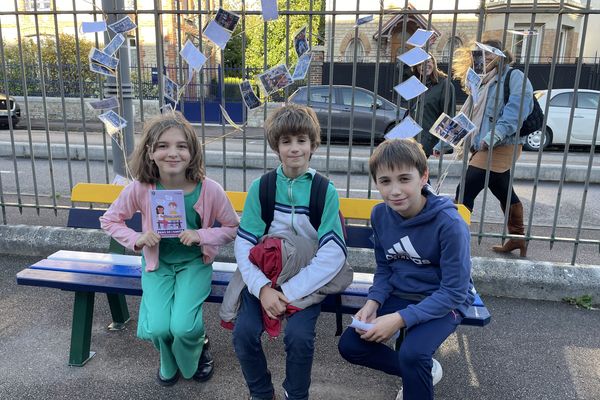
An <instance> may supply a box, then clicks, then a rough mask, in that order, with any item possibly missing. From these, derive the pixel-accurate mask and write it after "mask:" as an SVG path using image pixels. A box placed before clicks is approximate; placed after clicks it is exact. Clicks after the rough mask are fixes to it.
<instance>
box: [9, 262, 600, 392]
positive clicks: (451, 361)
mask: <svg viewBox="0 0 600 400" xmlns="http://www.w3.org/2000/svg"><path fill="white" fill-rule="evenodd" d="M34 261H36V259H35V258H32V257H18V256H9V255H2V256H0V315H1V318H0V354H2V357H0V399H73V398H78V399H92V398H94V399H101V400H104V399H162V398H165V399H167V398H176V399H198V398H201V399H206V400H220V399H244V398H245V396H246V390H245V386H244V383H243V380H242V376H241V372H240V370H239V367H238V365H237V361H236V359H235V355H234V354H233V351H232V346H231V342H230V338H231V336H230V333H229V332H227V331H224V330H223V329H222V328H220V327H219V326H218V323H217V316H216V313H217V306H216V305H214V304H208V305H206V306H205V315H206V320H207V326H208V330H209V332H210V333H211V338H212V342H213V348H214V356H215V362H216V368H217V369H216V372H215V375H214V377H213V379H212V380H210V381H209V382H208V383H205V384H197V383H195V382H187V381H182V382H180V383H178V384H177V385H176V386H174V387H172V388H161V387H159V386H158V385H157V384H156V383H155V382H154V374H155V372H156V368H157V366H158V357H157V352H156V351H155V350H154V349H153V348H152V347H151V345H149V344H148V343H145V342H142V341H141V340H138V339H137V338H136V337H135V329H136V321H135V319H136V318H135V316H137V310H138V304H139V298H129V299H128V301H129V304H130V311H131V314H132V315H133V316H134V320H132V321H131V322H130V323H129V325H128V327H127V328H126V329H125V330H123V331H120V332H109V331H107V330H106V328H105V327H106V325H107V324H108V323H109V322H110V321H109V318H110V317H109V315H110V314H109V311H108V308H107V306H106V300H105V298H104V297H103V296H101V295H98V296H97V299H96V313H95V318H94V325H93V331H92V348H93V350H95V351H96V352H97V355H96V356H95V357H94V358H93V359H92V360H91V361H90V362H89V363H88V364H87V365H86V366H85V367H83V368H74V367H68V366H67V365H66V362H67V357H68V346H69V338H70V323H71V313H72V302H73V295H72V293H70V292H61V291H58V290H53V289H47V288H34V287H26V286H17V285H16V283H15V274H16V273H17V272H18V271H19V270H21V269H22V268H24V267H25V266H27V265H29V264H30V263H32V262H34ZM485 301H486V305H487V306H488V308H489V309H490V311H491V313H492V316H493V317H492V318H493V319H492V323H491V324H490V325H488V326H487V327H485V328H483V329H481V328H473V327H461V328H459V331H458V333H457V334H455V335H453V336H451V337H450V338H449V339H448V340H447V341H446V342H445V343H444V345H443V346H442V348H441V349H440V350H439V352H438V355H437V356H436V357H437V358H438V359H439V360H440V362H441V363H442V365H443V367H444V378H443V379H442V381H441V382H440V384H439V385H438V386H437V387H436V399H481V400H484V399H494V400H501V399H510V400H516V399H544V400H567V399H589V400H592V399H600V363H599V361H598V360H600V336H599V335H598V334H597V330H598V327H600V312H599V311H587V310H581V309H577V308H574V307H572V306H569V305H566V304H562V303H552V302H542V301H528V300H514V299H502V298H493V297H487V298H485ZM333 325H334V318H333V316H332V315H330V314H323V315H322V317H321V318H320V321H319V324H318V340H317V354H316V358H315V364H314V370H313V385H312V388H311V398H312V399H316V400H329V399H334V400H335V399H349V400H364V399H376V400H378V399H381V400H393V399H394V398H395V392H396V390H397V388H398V387H399V379H397V378H395V377H391V376H384V375H382V374H379V373H375V372H373V371H370V370H367V369H364V368H360V367H354V366H351V365H349V364H347V363H346V362H344V361H343V360H342V359H341V357H340V356H339V355H338V353H337V350H336V343H337V339H336V338H335V337H333V333H332V327H333ZM266 347H267V348H268V359H269V362H270V365H271V366H272V367H271V368H272V371H273V375H274V380H275V382H276V384H277V385H279V384H280V383H281V381H282V371H281V366H282V365H283V358H282V357H281V354H282V340H277V341H268V343H267V345H266Z"/></svg>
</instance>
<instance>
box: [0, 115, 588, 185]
mask: <svg viewBox="0 0 600 400" xmlns="http://www.w3.org/2000/svg"><path fill="white" fill-rule="evenodd" d="M54 128H57V127H54ZM57 129H58V128H57ZM60 129H62V126H61V127H60ZM69 129H70V131H69V135H68V139H69V153H68V154H69V156H70V158H71V159H72V160H84V159H86V158H87V159H89V160H97V161H104V160H105V157H107V158H108V160H109V161H112V151H111V150H110V146H111V144H110V139H109V138H108V137H107V136H105V135H104V134H102V133H99V132H91V133H90V132H87V133H83V132H78V131H77V130H75V129H74V128H73V127H72V126H71V125H69ZM223 129H225V133H228V132H231V131H232V129H231V128H230V127H226V128H223V127H221V126H206V127H205V135H206V140H207V141H210V143H209V144H208V145H207V150H206V166H207V167H221V166H222V165H223V162H224V161H225V162H226V165H227V166H228V167H230V168H242V167H244V166H245V167H246V168H263V165H264V153H263V139H264V136H263V135H264V132H263V131H262V129H258V128H248V129H247V130H246V132H245V134H246V138H248V139H250V141H249V143H247V144H246V148H245V153H244V148H243V146H242V143H241V142H242V141H241V140H239V138H240V137H241V133H239V134H236V136H232V137H230V138H228V140H227V153H226V155H225V157H223V146H222V142H221V140H220V139H217V140H216V141H213V139H214V138H215V137H218V136H221V135H222V134H223ZM197 130H198V131H199V132H200V128H199V127H197ZM4 133H6V134H5V135H2V139H0V157H10V156H12V155H13V147H12V143H11V141H10V140H11V139H10V136H9V134H8V133H9V132H8V131H5V132H4ZM13 135H14V142H15V149H14V153H15V154H16V155H17V157H26V158H29V157H31V149H30V143H29V140H30V137H29V133H28V132H27V131H26V130H19V131H15V132H14V134H13ZM199 135H200V133H199ZM31 140H32V145H31V147H32V148H33V153H34V154H35V156H36V158H39V159H44V158H48V144H47V143H48V140H50V144H51V145H50V146H51V147H50V149H51V154H52V158H53V159H55V160H58V159H66V158H67V148H66V145H65V144H64V143H65V133H64V132H58V131H51V132H49V134H48V136H47V135H46V132H45V131H43V130H42V131H32V135H31ZM84 143H87V152H86V151H85V150H86V147H85V146H86V145H85V144H84ZM105 145H106V146H108V152H106V154H105ZM330 153H331V154H330V157H329V162H327V157H326V154H327V153H326V150H325V146H322V147H321V148H320V149H319V150H318V151H317V153H316V154H315V155H314V157H313V158H312V160H311V166H312V167H314V168H315V169H317V170H319V171H326V170H327V169H328V170H329V171H330V172H334V173H335V172H344V173H345V172H347V171H348V170H349V169H350V172H351V173H353V174H367V173H368V155H369V146H365V145H363V146H353V153H352V162H351V163H350V164H351V165H350V168H349V163H348V151H347V149H345V148H344V147H343V146H334V147H332V148H330ZM450 158H451V156H447V157H446V158H445V159H444V161H443V164H442V171H445V170H446V168H447V167H448V165H450V168H449V169H448V176H450V177H458V176H460V173H461V171H462V161H455V162H452V160H451V159H450ZM267 161H268V162H267V166H268V167H275V166H276V165H277V164H278V161H277V157H276V156H275V155H274V154H273V153H272V152H271V151H267ZM562 162H563V154H562V152H560V153H548V152H544V153H542V161H541V166H540V170H539V175H538V176H539V179H540V180H541V181H555V182H556V181H559V180H560V178H561V175H562V173H563V168H562ZM588 163H589V150H588V151H587V152H585V151H582V152H578V153H569V158H568V159H567V165H568V168H566V170H565V177H564V180H565V182H584V181H585V179H586V176H587V170H588ZM438 167H439V160H437V159H430V160H429V169H430V173H431V174H430V175H431V176H432V177H435V176H437V173H438ZM536 173H537V153H528V152H524V153H523V154H522V156H521V158H520V159H519V161H518V162H517V164H516V168H515V171H514V175H515V178H514V179H516V180H534V179H535V177H536ZM590 183H600V157H594V159H593V164H592V169H591V171H590Z"/></svg>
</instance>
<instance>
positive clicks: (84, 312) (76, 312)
mask: <svg viewBox="0 0 600 400" xmlns="http://www.w3.org/2000/svg"><path fill="white" fill-rule="evenodd" d="M93 316H94V292H75V304H74V305H73V325H72V327H71V350H70V353H69V365H71V366H74V367H83V365H84V364H85V363H86V362H88V360H89V359H90V358H92V357H93V356H94V355H95V354H96V353H95V352H93V351H90V343H91V341H92V318H93Z"/></svg>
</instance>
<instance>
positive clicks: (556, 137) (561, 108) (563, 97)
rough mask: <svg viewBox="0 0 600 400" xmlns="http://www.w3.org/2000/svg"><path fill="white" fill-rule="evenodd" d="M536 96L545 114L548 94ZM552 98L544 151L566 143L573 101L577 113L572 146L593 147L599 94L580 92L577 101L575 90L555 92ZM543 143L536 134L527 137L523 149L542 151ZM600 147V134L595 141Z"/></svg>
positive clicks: (536, 94) (572, 132)
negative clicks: (552, 145)
mask: <svg viewBox="0 0 600 400" xmlns="http://www.w3.org/2000/svg"><path fill="white" fill-rule="evenodd" d="M534 95H535V96H536V97H537V99H538V101H539V103H540V107H541V108H542V110H545V107H546V101H548V91H547V90H537V91H535V92H534ZM551 96H552V98H551V99H550V108H549V109H548V122H547V123H546V139H545V140H544V148H546V147H547V146H549V145H551V144H559V145H560V144H565V143H566V141H567V130H568V127H569V117H570V115H571V105H572V104H573V101H575V112H574V114H573V127H572V128H571V141H570V143H571V144H573V145H587V146H590V145H591V144H592V137H593V135H594V124H595V122H596V112H597V110H598V102H599V101H600V91H598V90H588V89H579V90H578V91H577V98H575V96H574V90H573V89H553V90H552V94H551ZM541 142H542V132H541V131H537V132H533V133H531V134H530V135H529V136H527V141H526V142H525V145H524V146H523V147H524V148H525V150H529V151H537V150H538V149H539V148H540V145H541ZM598 145H600V134H598V135H597V137H596V146H598Z"/></svg>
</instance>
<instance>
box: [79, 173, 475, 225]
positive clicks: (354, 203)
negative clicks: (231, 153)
mask: <svg viewBox="0 0 600 400" xmlns="http://www.w3.org/2000/svg"><path fill="white" fill-rule="evenodd" d="M121 190H123V186H120V185H112V184H105V183H78V184H76V185H75V186H74V187H73V190H72V191H71V201H73V202H81V203H99V204H111V203H112V202H113V201H114V200H115V199H116V198H117V196H119V193H121ZM226 193H227V196H228V197H229V201H231V204H232V205H233V208H234V210H235V211H237V212H242V211H243V210H244V202H245V201H246V194H247V193H246V192H234V191H228V192H226ZM379 203H381V200H375V199H358V198H346V197H341V198H340V210H341V211H342V214H343V215H344V218H346V219H360V220H365V221H367V220H369V218H370V217H371V210H372V209H373V207H374V206H375V205H377V204H379ZM457 206H458V212H459V213H460V215H461V216H462V217H463V219H464V220H465V221H466V222H467V224H469V225H470V224H471V213H470V212H469V210H468V209H467V208H466V207H465V206H464V205H462V204H458V205H457Z"/></svg>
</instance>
